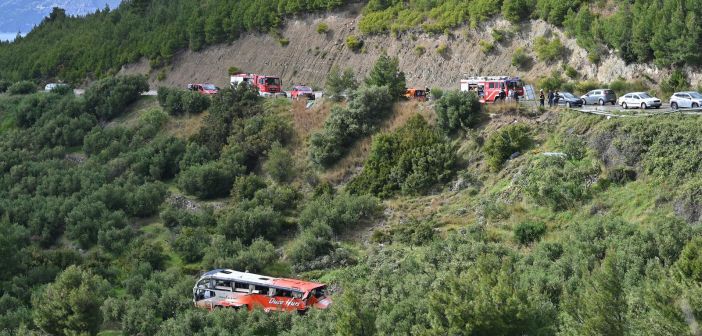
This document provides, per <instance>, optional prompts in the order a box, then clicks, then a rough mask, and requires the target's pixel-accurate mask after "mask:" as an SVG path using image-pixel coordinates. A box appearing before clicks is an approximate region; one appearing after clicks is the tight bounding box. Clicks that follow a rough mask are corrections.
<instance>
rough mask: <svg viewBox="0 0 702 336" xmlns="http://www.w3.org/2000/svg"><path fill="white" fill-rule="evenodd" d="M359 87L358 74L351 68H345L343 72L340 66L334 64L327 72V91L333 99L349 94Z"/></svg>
mask: <svg viewBox="0 0 702 336" xmlns="http://www.w3.org/2000/svg"><path fill="white" fill-rule="evenodd" d="M356 88H358V82H357V81H356V76H355V75H354V73H353V70H352V69H351V68H346V69H344V71H343V73H342V72H341V71H340V70H339V67H338V66H336V65H335V66H333V67H332V68H331V70H330V71H329V74H327V81H326V84H325V91H326V93H325V94H327V95H329V96H330V97H332V98H333V99H339V98H340V97H341V96H342V95H348V94H349V93H350V92H351V91H353V90H356Z"/></svg>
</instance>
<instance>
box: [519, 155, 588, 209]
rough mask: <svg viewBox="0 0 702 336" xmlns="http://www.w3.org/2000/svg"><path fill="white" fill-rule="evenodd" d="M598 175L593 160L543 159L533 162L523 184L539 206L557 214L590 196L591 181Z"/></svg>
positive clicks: (528, 168)
mask: <svg viewBox="0 0 702 336" xmlns="http://www.w3.org/2000/svg"><path fill="white" fill-rule="evenodd" d="M599 173H600V170H599V167H598V166H597V164H596V163H594V162H592V161H590V160H581V161H572V160H567V159H566V158H563V157H558V156H540V157H536V158H534V159H532V160H530V162H529V165H528V167H527V169H526V170H525V172H524V175H523V180H522V185H523V190H524V192H525V193H526V195H527V196H529V197H530V198H531V200H532V201H533V202H535V203H536V204H538V205H541V206H547V207H550V208H551V209H553V210H554V211H557V210H564V209H568V208H571V207H573V206H575V205H576V204H578V203H579V202H581V201H584V200H587V199H588V198H589V197H590V195H591V192H592V190H591V189H592V188H591V183H592V182H591V181H593V180H595V179H596V177H597V176H598V175H599Z"/></svg>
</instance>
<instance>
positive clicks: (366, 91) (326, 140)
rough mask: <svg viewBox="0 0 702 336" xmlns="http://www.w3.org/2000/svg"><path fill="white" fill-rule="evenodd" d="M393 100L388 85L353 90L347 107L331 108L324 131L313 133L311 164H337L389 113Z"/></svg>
mask: <svg viewBox="0 0 702 336" xmlns="http://www.w3.org/2000/svg"><path fill="white" fill-rule="evenodd" d="M393 101H394V98H393V96H392V95H391V94H390V90H389V89H388V87H387V86H382V87H377V86H363V87H361V88H359V89H358V90H356V91H354V93H353V94H352V96H351V100H350V101H349V104H348V107H345V108H344V107H341V106H335V107H333V108H332V111H331V115H329V117H328V118H327V120H326V121H325V122H324V129H323V130H322V131H321V132H319V133H314V134H312V137H311V138H310V158H311V160H312V162H314V163H316V164H318V165H321V166H325V167H329V166H331V165H332V164H334V163H336V162H337V161H338V160H339V159H340V158H341V157H342V156H343V155H344V154H345V153H346V151H347V150H348V149H349V147H350V146H351V145H352V144H353V142H354V141H356V140H357V139H358V138H359V137H362V136H366V135H369V134H371V133H373V132H374V131H375V130H376V129H377V127H378V123H379V122H380V121H382V120H383V119H384V118H385V117H386V116H388V115H389V113H390V112H391V108H392V102H393Z"/></svg>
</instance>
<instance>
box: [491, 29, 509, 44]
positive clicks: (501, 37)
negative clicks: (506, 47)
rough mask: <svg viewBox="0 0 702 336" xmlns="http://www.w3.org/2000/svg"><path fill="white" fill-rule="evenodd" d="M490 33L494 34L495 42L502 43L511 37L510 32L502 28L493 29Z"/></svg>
mask: <svg viewBox="0 0 702 336" xmlns="http://www.w3.org/2000/svg"><path fill="white" fill-rule="evenodd" d="M490 35H492V40H493V41H495V43H502V42H504V41H505V40H506V39H507V38H508V37H509V32H507V31H505V30H501V29H493V30H492V32H491V33H490Z"/></svg>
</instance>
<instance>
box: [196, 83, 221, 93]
mask: <svg viewBox="0 0 702 336" xmlns="http://www.w3.org/2000/svg"><path fill="white" fill-rule="evenodd" d="M188 90H192V91H195V92H199V93H200V94H203V95H213V94H218V93H219V88H218V87H216V86H215V85H214V84H210V83H204V84H188Z"/></svg>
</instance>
